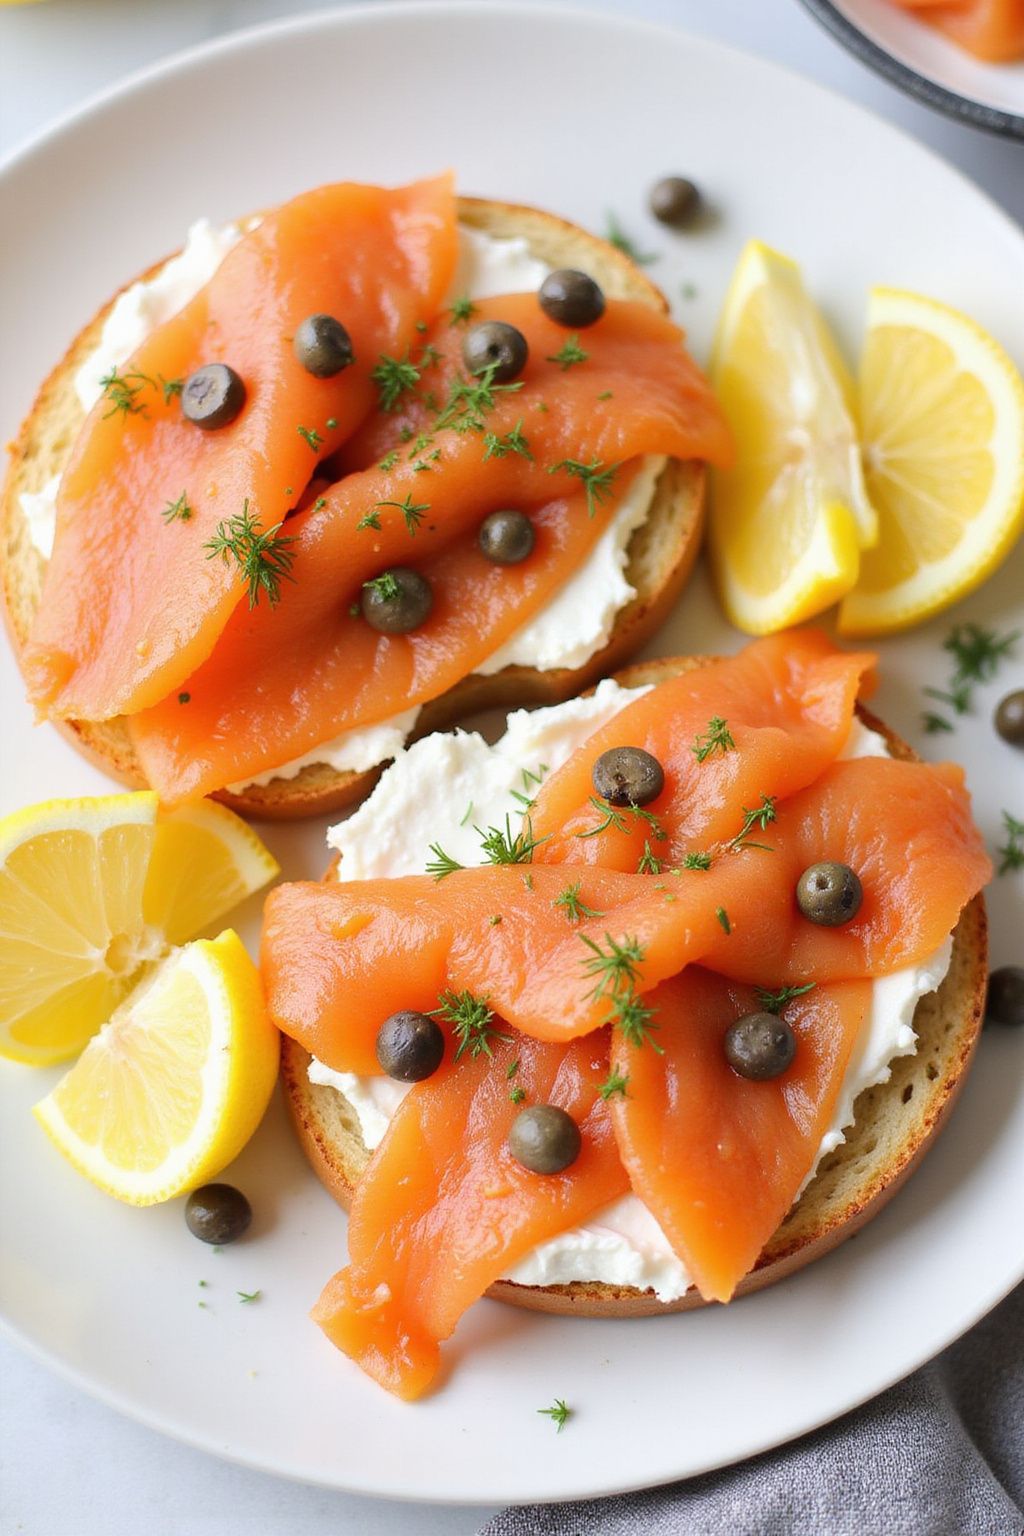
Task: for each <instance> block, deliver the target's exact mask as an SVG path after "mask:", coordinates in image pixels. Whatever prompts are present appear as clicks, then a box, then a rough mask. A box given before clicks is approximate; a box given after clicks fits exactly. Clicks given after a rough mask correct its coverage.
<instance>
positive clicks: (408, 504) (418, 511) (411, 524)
mask: <svg viewBox="0 0 1024 1536" xmlns="http://www.w3.org/2000/svg"><path fill="white" fill-rule="evenodd" d="M377 507H378V508H380V507H397V509H398V511H399V512H401V514H402V517H403V518H404V520H405V527H406V532H407V533H408V534H409V535H410V536H411V537H412V538H415V537H416V530H417V528H418V527H419V526H420V524H421V523H422V521H423V514H424V513H425V512H429V511H430V502H429V501H420V502H414V501H413V499H412V496H411V495H406V497H405V498H404V500H402V501H378V503H377ZM357 526H358V524H357ZM375 526H376V527H378V528H379V527H380V524H379V523H377V524H375Z"/></svg>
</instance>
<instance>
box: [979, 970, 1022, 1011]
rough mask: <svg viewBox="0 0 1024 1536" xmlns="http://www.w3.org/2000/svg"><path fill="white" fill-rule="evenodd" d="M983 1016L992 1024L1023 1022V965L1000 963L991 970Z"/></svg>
mask: <svg viewBox="0 0 1024 1536" xmlns="http://www.w3.org/2000/svg"><path fill="white" fill-rule="evenodd" d="M985 1017H986V1018H987V1019H991V1020H992V1022H993V1023H994V1024H1024V966H1021V965H1001V966H1000V967H999V969H998V971H993V972H992V974H991V976H990V977H989V979H988V996H987V998H986V1000H985Z"/></svg>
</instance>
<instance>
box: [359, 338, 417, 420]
mask: <svg viewBox="0 0 1024 1536" xmlns="http://www.w3.org/2000/svg"><path fill="white" fill-rule="evenodd" d="M370 378H371V379H372V380H373V382H374V383H375V384H376V386H377V392H378V397H379V401H380V408H381V410H382V411H389V412H390V411H393V410H394V409H395V408H396V406H397V405H398V403H399V401H400V400H401V399H402V396H403V395H406V394H408V393H409V391H410V390H412V389H415V388H416V385H417V384H418V383H419V381H420V371H419V369H418V368H417V367H416V366H415V364H413V363H411V362H410V361H409V351H408V348H407V349H406V353H405V356H404V357H389V356H388V355H387V353H386V352H382V353H381V354H380V358H379V361H378V363H377V366H376V368H374V370H373V372H372V373H371V374H370ZM409 435H410V437H411V436H412V429H411V428H410V429H409Z"/></svg>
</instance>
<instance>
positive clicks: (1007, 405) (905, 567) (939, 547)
mask: <svg viewBox="0 0 1024 1536" xmlns="http://www.w3.org/2000/svg"><path fill="white" fill-rule="evenodd" d="M860 413H861V424H862V432H863V438H864V456H865V466H866V475H867V483H868V489H869V493H870V495H871V499H872V501H873V502H874V504H875V506H876V507H877V508H878V515H879V520H880V532H879V539H878V543H877V545H876V547H875V548H874V549H872V550H870V551H869V552H868V553H867V554H865V556H864V558H863V560H862V561H861V570H860V576H859V578H858V581H857V585H856V586H855V588H854V589H853V591H852V592H851V593H850V594H849V596H848V597H846V598H845V600H844V602H843V605H842V607H841V608H840V610H839V628H840V630H841V631H842V632H843V633H844V634H880V633H883V632H884V631H886V630H895V629H904V628H906V627H907V625H910V624H916V623H918V622H919V621H920V620H921V619H925V618H927V617H929V615H931V614H934V613H937V612H939V610H940V609H943V608H946V607H948V606H949V604H950V603H953V602H955V601H956V600H957V598H960V597H963V596H964V594H965V593H967V592H970V591H972V590H973V588H974V587H976V586H978V585H979V583H980V582H982V581H984V579H985V577H986V576H988V575H990V574H991V572H992V571H993V570H994V569H995V568H996V566H997V565H998V564H999V563H1000V561H1001V560H1002V559H1003V558H1004V557H1005V555H1006V554H1007V553H1008V551H1009V549H1010V547H1011V546H1012V544H1013V543H1014V541H1015V540H1016V538H1017V536H1018V535H1019V533H1020V531H1021V527H1022V525H1024V384H1022V382H1021V377H1020V374H1019V373H1018V372H1017V370H1016V368H1015V367H1014V365H1013V363H1012V362H1011V361H1010V359H1009V358H1008V357H1007V355H1006V353H1005V352H1004V351H1003V350H1002V348H1001V347H1000V346H999V345H998V344H997V343H996V342H995V341H993V340H992V337H991V336H989V335H988V334H987V333H986V332H985V331H983V330H982V329H981V327H980V326H979V325H976V324H975V322H974V321H973V320H969V319H968V318H967V316H966V315H961V314H959V313H958V312H957V311H956V310H954V309H949V308H947V307H946V306H945V305H944V304H937V303H935V302H934V301H933V300H931V299H923V298H920V297H918V295H916V294H913V293H903V292H900V291H899V290H897V289H894V288H875V289H874V290H873V291H872V294H871V298H870V302H869V306H868V334H867V341H866V343H865V347H864V355H863V358H862V360H861V369H860Z"/></svg>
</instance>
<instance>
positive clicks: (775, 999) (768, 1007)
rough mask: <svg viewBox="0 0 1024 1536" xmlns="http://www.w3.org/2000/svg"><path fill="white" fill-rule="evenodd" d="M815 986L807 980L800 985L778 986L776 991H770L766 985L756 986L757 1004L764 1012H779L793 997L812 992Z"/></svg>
mask: <svg viewBox="0 0 1024 1536" xmlns="http://www.w3.org/2000/svg"><path fill="white" fill-rule="evenodd" d="M815 986H816V983H815V982H813V981H808V982H807V983H805V985H804V986H802V987H780V988H779V990H778V991H777V992H771V991H769V990H768V989H767V988H766V987H758V988H757V1006H758V1007H759V1008H761V1009H763V1010H764V1012H765V1013H781V1012H782V1010H783V1008H785V1006H786V1004H787V1003H789V1002H792V1000H793V998H794V997H803V996H804V995H805V993H807V992H813V990H814V988H815Z"/></svg>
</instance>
